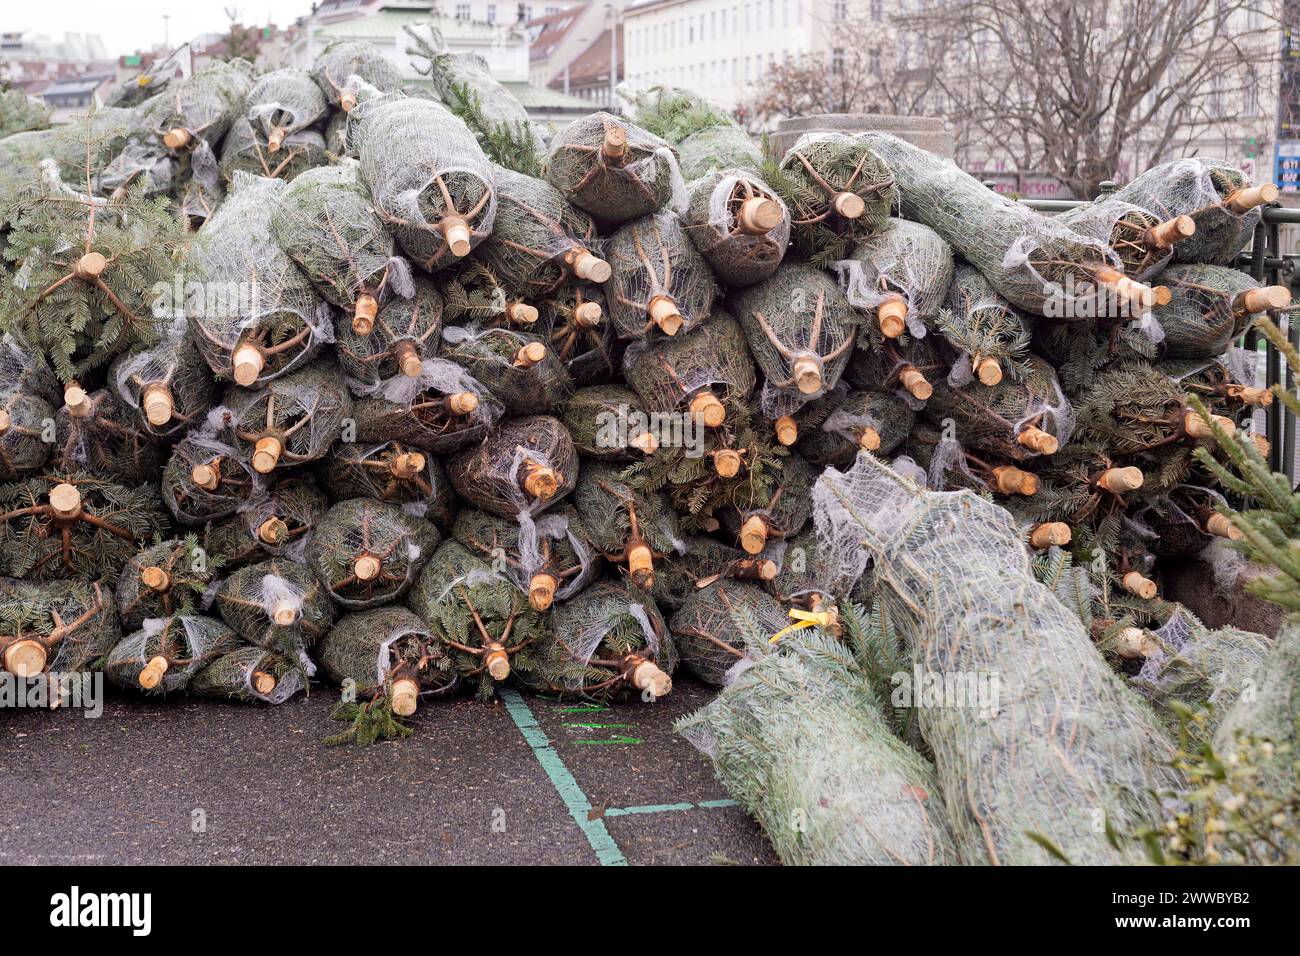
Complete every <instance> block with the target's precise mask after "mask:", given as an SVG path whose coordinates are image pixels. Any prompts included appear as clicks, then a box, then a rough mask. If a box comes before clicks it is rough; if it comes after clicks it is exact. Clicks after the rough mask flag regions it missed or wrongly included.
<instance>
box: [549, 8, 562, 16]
mask: <svg viewBox="0 0 1300 956" xmlns="http://www.w3.org/2000/svg"><path fill="white" fill-rule="evenodd" d="M559 12H560V8H559V7H547V8H546V15H547V16H548V17H550V16H554V15H555V14H557V13H559Z"/></svg>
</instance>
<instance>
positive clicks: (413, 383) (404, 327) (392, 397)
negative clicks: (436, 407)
mask: <svg viewBox="0 0 1300 956" xmlns="http://www.w3.org/2000/svg"><path fill="white" fill-rule="evenodd" d="M390 262H392V263H398V262H401V263H403V265H404V264H405V260H403V259H397V258H395V259H392V260H390ZM398 274H404V273H402V271H401V270H396V269H393V270H390V275H398ZM407 279H410V277H409V276H407ZM401 290H402V291H401V292H399V295H398V296H395V297H393V298H391V299H389V300H388V301H387V302H385V303H384V305H383V307H382V308H380V309H379V311H378V315H377V317H375V318H374V319H373V320H366V321H363V320H365V316H366V313H360V315H361V319H357V320H354V321H353V322H352V323H345V324H341V325H340V326H339V334H338V342H337V343H336V345H337V350H336V354H337V355H338V360H339V365H340V366H341V368H342V370H343V374H344V375H345V376H347V383H348V388H349V389H351V391H352V394H354V395H383V396H385V397H386V398H387V400H388V401H393V402H410V401H412V400H413V399H414V398H415V396H416V395H417V394H419V392H420V391H421V388H422V386H421V382H420V380H421V379H423V378H425V371H424V364H425V362H427V361H429V360H430V359H432V357H433V355H434V354H435V353H436V352H437V350H438V343H439V341H440V337H441V333H442V316H443V303H442V296H441V295H439V294H438V289H437V286H436V285H435V284H434V283H433V282H430V281H428V280H426V279H418V280H410V284H409V285H405V284H404V285H402V286H401ZM370 301H371V303H372V304H374V302H375V300H374V299H371V300H370ZM435 374H436V373H435ZM428 384H429V383H425V384H424V386H423V387H426V388H427V387H428Z"/></svg>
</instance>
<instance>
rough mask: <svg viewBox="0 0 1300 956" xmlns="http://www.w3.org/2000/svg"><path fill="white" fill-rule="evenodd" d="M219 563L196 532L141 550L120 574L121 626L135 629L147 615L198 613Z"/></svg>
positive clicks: (119, 605)
mask: <svg viewBox="0 0 1300 956" xmlns="http://www.w3.org/2000/svg"><path fill="white" fill-rule="evenodd" d="M220 566H221V562H220V561H214V560H213V558H212V556H211V555H210V554H209V553H208V552H207V551H206V550H205V549H203V548H200V547H199V541H198V538H197V537H196V536H195V535H193V534H190V535H186V536H185V537H184V538H169V539H167V540H166V541H159V542H157V543H156V544H151V545H149V546H148V547H146V548H144V549H142V550H141V551H139V552H138V553H136V554H135V555H133V556H132V557H131V559H130V560H129V561H127V562H126V564H125V565H124V566H123V568H122V572H121V574H119V575H118V577H117V591H116V593H115V595H114V597H115V599H116V602H117V613H118V617H120V618H121V620H122V626H123V627H124V628H125V629H127V630H129V631H134V630H138V629H139V628H140V627H141V626H142V625H143V624H144V622H145V619H146V618H169V617H172V616H173V615H176V614H193V613H196V611H197V610H198V609H199V607H200V605H201V603H202V600H203V597H204V594H205V593H206V591H207V589H208V585H209V584H211V583H212V579H213V575H214V574H215V573H216V572H217V570H218V568H219V567H220Z"/></svg>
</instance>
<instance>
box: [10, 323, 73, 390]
mask: <svg viewBox="0 0 1300 956" xmlns="http://www.w3.org/2000/svg"><path fill="white" fill-rule="evenodd" d="M0 387H2V388H4V389H6V390H16V391H23V392H30V393H31V394H33V395H36V396H38V397H40V398H43V399H45V401H47V402H49V403H50V404H52V405H57V404H58V403H59V402H60V401H62V400H63V386H62V385H61V384H59V379H58V377H57V376H56V375H55V374H54V369H52V368H50V363H49V362H47V361H45V356H43V355H41V353H40V352H39V351H37V350H35V349H33V348H32V347H31V346H30V345H28V344H27V343H26V342H24V341H23V340H22V338H21V337H19V336H17V335H14V334H13V333H12V332H6V333H4V335H3V336H0Z"/></svg>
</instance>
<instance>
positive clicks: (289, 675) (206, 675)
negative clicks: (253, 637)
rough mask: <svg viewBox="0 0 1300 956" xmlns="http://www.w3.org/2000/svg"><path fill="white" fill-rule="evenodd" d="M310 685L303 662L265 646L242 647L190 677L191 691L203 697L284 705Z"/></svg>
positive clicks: (224, 655)
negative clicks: (267, 648) (266, 648)
mask: <svg viewBox="0 0 1300 956" xmlns="http://www.w3.org/2000/svg"><path fill="white" fill-rule="evenodd" d="M306 686H307V678H306V677H305V676H304V674H303V667H302V664H301V662H300V661H298V660H297V659H295V658H289V657H286V656H285V655H283V654H278V653H276V652H275V651H268V650H265V649H263V648H261V647H241V648H239V649H238V650H235V651H231V652H230V653H228V654H223V655H222V656H221V657H218V658H217V659H216V660H215V661H213V662H212V663H211V664H209V665H208V666H207V667H205V668H203V670H201V671H199V672H198V673H197V674H195V675H194V676H193V677H192V678H190V685H189V690H190V693H192V694H197V695H199V696H200V697H215V698H218V699H220V700H235V701H242V702H253V701H261V702H262V703H264V704H283V703H284V702H285V701H286V700H288V699H289V698H291V697H293V696H294V695H295V694H297V693H298V692H299V691H300V690H303V689H304V688H306Z"/></svg>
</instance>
